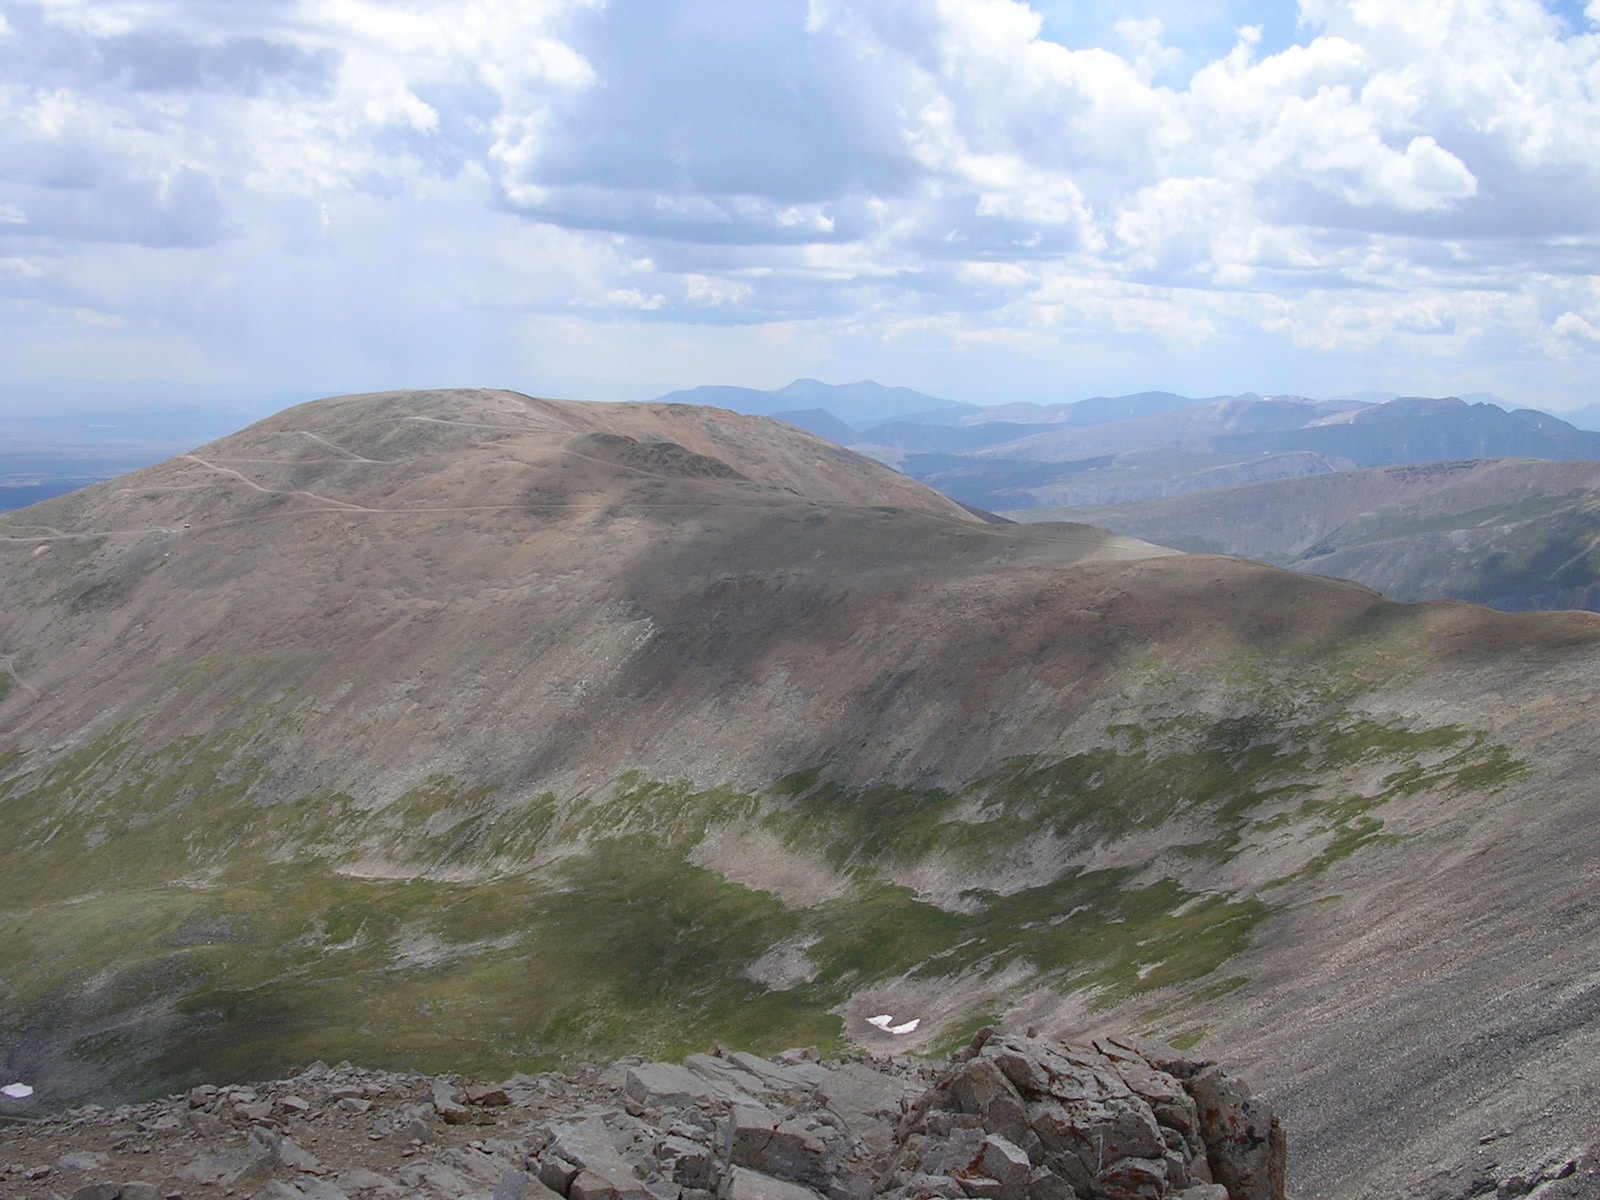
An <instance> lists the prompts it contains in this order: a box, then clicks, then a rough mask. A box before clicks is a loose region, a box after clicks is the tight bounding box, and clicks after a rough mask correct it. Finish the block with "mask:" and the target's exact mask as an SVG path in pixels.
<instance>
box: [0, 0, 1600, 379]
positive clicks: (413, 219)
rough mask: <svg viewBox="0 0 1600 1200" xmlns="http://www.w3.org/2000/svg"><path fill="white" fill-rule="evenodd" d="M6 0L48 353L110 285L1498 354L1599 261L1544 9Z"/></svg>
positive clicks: (178, 327)
mask: <svg viewBox="0 0 1600 1200" xmlns="http://www.w3.org/2000/svg"><path fill="white" fill-rule="evenodd" d="M1279 2H1280V3H1281V4H1282V5H1283V6H1284V13H1283V14H1281V16H1282V17H1283V20H1282V21H1280V22H1279V24H1281V25H1282V26H1283V27H1284V28H1290V27H1292V26H1293V22H1292V20H1291V19H1290V18H1291V17H1292V16H1293V14H1292V13H1291V12H1290V11H1289V3H1290V0H1279ZM1223 7H1227V5H1223ZM1261 9H1262V5H1261V4H1254V5H1251V6H1245V5H1242V4H1239V5H1234V6H1233V7H1231V8H1229V9H1228V11H1229V12H1233V13H1237V14H1238V16H1239V17H1247V18H1248V20H1250V21H1252V22H1254V21H1258V20H1260V19H1261V17H1260V11H1261ZM0 10H3V11H0V260H3V261H5V262H6V263H19V264H20V263H26V264H28V269H27V270H26V271H23V270H21V269H20V268H18V269H13V268H9V267H8V268H7V270H6V271H4V272H0V299H3V298H5V297H10V298H11V300H12V301H14V303H15V304H16V305H19V306H21V307H16V308H13V309H8V310H7V312H8V315H7V318H6V319H7V320H8V321H11V322H16V321H37V322H38V324H37V329H35V331H34V334H36V335H37V338H38V339H44V341H39V343H38V344H39V345H44V344H45V341H47V340H48V338H49V337H52V336H58V335H59V336H60V338H61V339H62V340H61V343H60V344H61V345H62V346H65V345H68V344H70V345H72V346H73V347H74V348H75V349H74V353H81V350H82V345H83V343H82V338H83V336H84V333H83V327H82V325H81V323H80V322H79V321H78V320H77V319H76V318H75V317H74V316H73V314H74V313H75V312H77V311H78V310H83V311H88V312H98V313H102V314H106V315H108V316H123V317H126V318H128V324H127V326H126V327H125V328H120V329H119V328H117V327H114V326H108V327H107V333H106V334H105V336H106V337H107V338H108V339H109V340H108V342H107V345H108V346H109V345H112V344H115V345H117V346H119V347H121V349H119V350H118V351H117V352H116V353H117V354H118V355H124V354H126V355H136V354H137V353H140V352H143V351H141V349H140V348H141V347H142V348H144V350H149V349H150V348H152V347H168V348H170V347H171V346H172V345H174V344H175V343H182V344H185V345H187V346H188V347H189V349H188V350H186V351H184V352H183V353H182V354H176V352H175V354H176V357H178V358H182V359H184V360H185V361H189V362H194V363H205V362H212V363H223V364H225V363H228V362H236V363H238V364H241V365H240V366H239V369H240V370H248V371H257V370H260V369H262V368H261V367H260V363H262V362H264V361H266V358H267V356H266V355H265V354H264V352H263V351H262V350H261V349H260V346H261V345H262V344H264V341H263V339H267V338H269V337H282V338H284V339H286V340H289V339H290V333H289V331H290V330H291V329H295V330H297V331H298V332H296V333H295V334H294V335H293V336H294V337H295V338H298V339H300V340H301V341H306V340H308V339H309V340H312V341H315V342H316V343H317V344H318V345H319V346H320V347H322V348H321V349H319V350H318V351H316V356H318V358H319V360H325V361H327V362H330V363H331V362H336V361H339V360H340V356H341V355H343V356H344V357H345V359H346V360H347V361H348V362H349V363H351V364H366V365H370V364H372V363H374V362H381V361H382V359H381V355H380V354H379V353H378V351H377V350H376V349H375V347H377V346H379V345H381V344H382V342H383V341H384V338H385V336H386V333H387V332H388V331H390V330H391V328H392V329H403V330H412V329H420V328H426V329H435V328H437V329H438V330H441V331H448V332H451V333H452V334H453V335H461V336H463V337H464V339H465V344H467V345H473V346H478V347H480V348H484V347H487V345H488V340H489V339H490V338H491V337H494V336H501V335H504V336H511V332H510V331H511V330H512V327H513V326H514V325H515V326H516V327H517V328H516V335H517V336H519V337H522V338H524V339H525V341H530V342H536V343H538V344H541V345H545V346H557V345H558V344H559V343H560V339H541V338H529V335H528V332H527V329H526V328H525V327H524V326H522V325H518V324H517V323H518V322H539V321H544V322H551V323H559V328H561V329H563V330H566V331H567V333H566V334H564V335H563V337H566V338H567V341H568V342H569V343H570V345H571V346H572V347H573V349H572V350H571V351H570V353H577V352H578V348H579V347H582V346H586V345H589V344H590V343H589V342H587V341H585V340H583V339H573V338H571V337H570V333H571V329H572V328H573V326H572V322H575V321H579V322H581V321H583V320H591V321H594V322H596V328H597V329H601V330H604V329H617V328H622V327H624V326H626V327H627V328H635V327H636V326H643V325H648V326H650V327H651V328H655V327H657V326H661V327H664V326H666V325H668V324H671V323H673V322H677V326H676V327H677V329H678V331H679V332H678V334H677V335H676V336H679V337H685V336H691V334H692V336H693V337H701V338H706V339H710V340H709V341H708V342H707V344H711V343H712V342H713V341H714V342H715V344H716V345H718V346H720V347H722V348H723V350H724V352H728V353H731V350H729V347H730V346H731V345H732V344H733V343H732V342H731V341H726V340H721V339H723V338H725V337H726V338H732V337H734V336H735V335H734V334H733V333H729V334H726V335H723V334H714V333H712V332H711V330H712V328H713V327H715V326H728V327H730V328H738V327H743V328H745V329H746V333H745V334H743V335H742V336H746V337H753V336H755V333H754V328H756V327H759V328H765V329H770V330H778V329H783V330H787V331H789V333H788V334H786V336H789V337H791V338H792V339H793V340H792V343H786V344H794V345H800V344H802V343H804V344H808V345H811V346H813V348H815V347H830V346H832V347H842V346H844V345H846V344H847V343H848V344H849V345H851V346H856V347H858V348H859V347H861V346H866V345H869V344H885V343H887V342H892V343H893V344H894V345H895V346H898V347H910V346H912V345H913V344H915V345H916V346H919V347H921V348H922V349H923V350H924V351H927V350H928V348H930V347H934V346H940V345H942V346H945V347H948V348H950V350H951V352H952V353H961V354H969V355H979V354H989V353H992V354H996V355H998V354H1000V353H1002V352H1003V350H1006V349H1009V350H1010V351H1012V352H1017V353H1025V354H1027V355H1032V356H1041V361H1042V360H1043V358H1045V357H1048V356H1049V355H1050V353H1051V351H1050V347H1051V346H1055V347H1057V348H1058V352H1059V353H1060V354H1061V355H1063V356H1064V357H1063V359H1062V361H1078V360H1079V359H1081V358H1082V354H1081V353H1079V352H1078V351H1077V350H1074V349H1072V348H1074V347H1082V346H1084V345H1087V344H1090V343H1093V344H1095V345H1099V346H1102V347H1106V349H1105V355H1106V361H1108V362H1111V361H1116V360H1118V356H1121V355H1124V354H1126V355H1127V358H1126V361H1127V362H1128V363H1130V364H1133V365H1132V366H1130V368H1129V369H1130V370H1131V369H1135V368H1136V367H1137V366H1138V365H1139V364H1141V363H1142V364H1145V366H1146V367H1147V366H1148V364H1149V363H1150V362H1151V361H1152V359H1153V358H1154V357H1155V356H1159V354H1160V353H1161V350H1162V348H1163V347H1165V346H1178V347H1182V348H1183V354H1184V356H1185V357H1186V359H1187V360H1189V361H1195V356H1196V351H1197V348H1199V347H1208V346H1216V347H1219V349H1218V350H1217V351H1216V352H1217V353H1218V354H1219V355H1221V354H1224V353H1238V351H1228V350H1226V349H1225V347H1226V346H1229V345H1232V346H1244V345H1246V344H1248V345H1251V346H1253V347H1255V350H1254V351H1252V357H1251V358H1250V360H1249V361H1250V362H1251V363H1255V362H1259V361H1261V360H1262V359H1263V358H1265V357H1270V354H1267V353H1265V352H1264V351H1263V348H1270V351H1271V354H1277V355H1280V356H1286V357H1285V361H1288V360H1289V358H1290V357H1292V356H1293V355H1296V354H1322V353H1326V354H1329V355H1339V354H1342V355H1347V356H1348V355H1350V354H1368V355H1379V354H1382V353H1385V352H1388V351H1393V352H1395V353H1401V352H1402V351H1403V352H1404V353H1406V354H1412V353H1422V354H1424V355H1428V356H1432V355H1434V354H1435V352H1436V351H1437V348H1438V347H1440V346H1445V345H1448V346H1450V347H1451V348H1452V351H1453V352H1455V353H1460V354H1463V355H1472V354H1484V355H1487V354H1489V353H1490V352H1491V350H1492V351H1493V352H1494V353H1499V354H1506V355H1509V356H1511V357H1510V358H1509V359H1508V361H1511V360H1512V359H1514V360H1515V361H1516V362H1517V363H1518V364H1519V369H1522V364H1525V362H1526V361H1527V360H1528V359H1530V358H1532V357H1533V356H1535V355H1536V354H1538V353H1542V352H1543V350H1544V349H1546V348H1548V347H1549V346H1550V345H1551V344H1552V343H1551V340H1550V339H1552V338H1555V339H1557V342H1559V344H1560V345H1562V346H1564V347H1566V350H1565V351H1564V353H1568V354H1582V353H1591V354H1592V353H1593V352H1594V349H1593V339H1592V338H1590V337H1589V336H1588V334H1587V333H1585V329H1593V328H1594V327H1595V326H1596V324H1597V323H1600V317H1596V316H1595V314H1594V312H1593V311H1592V302H1591V301H1590V300H1588V299H1586V298H1584V297H1583V296H1580V295H1578V294H1577V293H1576V292H1574V291H1573V284H1574V281H1576V283H1577V284H1585V283H1586V281H1588V280H1589V279H1591V278H1592V277H1593V276H1594V275H1595V274H1596V272H1597V271H1600V34H1597V33H1596V32H1594V31H1592V30H1590V31H1582V32H1574V31H1573V30H1571V29H1570V28H1568V27H1566V26H1565V25H1563V23H1562V22H1561V21H1559V20H1558V19H1557V18H1555V17H1554V16H1552V15H1551V13H1550V12H1548V11H1547V10H1546V9H1545V8H1543V7H1542V6H1541V5H1540V4H1538V3H1536V2H1535V0H1416V2H1414V3H1409V4H1404V5H1396V4H1392V3H1382V2H1380V0H1304V2H1303V3H1302V4H1301V5H1300V8H1299V17H1300V24H1299V25H1298V27H1297V28H1298V32H1297V33H1296V34H1295V40H1294V41H1293V42H1291V43H1290V44H1284V43H1283V41H1282V38H1281V36H1279V35H1275V34H1273V33H1272V32H1271V22H1269V23H1268V26H1269V28H1268V29H1267V31H1266V32H1263V30H1262V29H1261V28H1257V27H1255V26H1254V25H1245V26H1244V27H1243V28H1242V29H1240V30H1239V32H1238V34H1237V35H1236V36H1235V37H1234V41H1233V44H1232V45H1231V46H1228V47H1223V48H1222V49H1219V50H1217V51H1215V52H1208V53H1206V54H1201V53H1199V52H1198V51H1197V49H1196V48H1195V46H1194V45H1192V44H1188V45H1186V44H1185V43H1184V42H1183V41H1182V40H1181V34H1180V33H1179V32H1176V30H1177V29H1178V27H1179V26H1180V25H1181V21H1179V20H1176V19H1175V20H1173V21H1169V22H1168V24H1167V25H1166V26H1164V25H1163V24H1162V22H1161V21H1160V20H1158V19H1157V18H1156V17H1154V16H1142V17H1126V18H1124V19H1122V20H1120V21H1117V22H1115V23H1114V24H1112V25H1110V26H1108V27H1107V28H1108V32H1107V33H1106V35H1105V37H1104V39H1103V41H1104V44H1102V45H1074V46H1068V45H1064V44H1058V43H1057V42H1054V41H1051V40H1049V38H1048V37H1046V35H1045V31H1046V23H1045V22H1044V21H1043V20H1042V19H1041V16H1040V14H1039V12H1037V11H1035V10H1034V9H1032V8H1030V7H1029V6H1028V5H1027V4H1025V3H1022V2H1021V0H809V2H807V0H772V2H771V3H768V4H762V5H730V4H727V3H726V2H725V0H684V2H683V3H679V4H673V5H660V4H656V3H653V2H652V0H611V3H610V4H609V5H608V4H603V3H601V2H600V0H456V2H454V3H445V2H444V0H403V2H392V0H317V2H315V3H313V2H311V0H230V2H229V3H228V4H226V5H195V4H193V3H187V2H184V0H140V2H139V3H128V4H118V5H104V4H97V3H91V2H90V0H47V2H41V0H0ZM1164 11H1166V12H1168V13H1169V15H1170V13H1172V12H1176V11H1178V10H1177V9H1175V8H1169V9H1167V10H1164ZM1586 11H1587V12H1588V14H1589V16H1590V18H1591V20H1597V19H1600V18H1597V12H1600V10H1597V9H1596V5H1595V4H1594V3H1591V4H1590V6H1589V8H1588V9H1587V10H1586ZM1235 24H1242V21H1239V20H1235ZM641 264H644V265H641ZM1578 290H1579V291H1581V288H1579V289H1578ZM309 291H316V292H317V293H318V295H319V297H320V298H319V299H318V300H317V301H316V302H315V303H307V302H305V301H304V299H302V300H301V301H299V302H296V301H295V300H294V299H292V297H293V296H295V295H296V294H299V293H300V292H309ZM253 295H254V296H258V297H270V299H261V300H260V301H259V302H255V301H252V299H251V297H252V296H253ZM363 296H369V297H381V299H380V300H377V301H367V302H366V309H365V310H363V300H362V297H363ZM195 297H201V298H202V299H198V300H197V299H195ZM40 313H43V314H46V315H45V316H38V315H37V314H40ZM263 313H266V314H267V315H266V316H262V315H261V314H263ZM27 314H33V315H27ZM50 314H54V315H50ZM221 314H232V315H233V316H235V317H237V318H238V321H239V322H242V323H244V324H249V323H250V322H252V321H253V322H256V323H257V325H258V326H259V328H252V329H250V330H248V331H247V332H241V331H240V330H239V329H236V328H234V327H233V326H230V324H229V322H228V321H227V320H224V319H223V318H222V315H221ZM430 314H432V316H431V317H430ZM58 318H59V321H58ZM1569 318H1570V319H1569ZM53 322H55V323H53ZM630 322H633V324H629V323H630ZM550 327H551V328H557V327H558V326H557V325H556V324H552V325H551V326H550ZM68 328H70V329H72V330H73V332H72V333H71V334H70V337H69V336H68V335H67V334H66V333H59V330H66V329H68ZM470 328H478V329H479V332H477V333H465V334H464V333H463V330H468V329H470ZM696 329H698V330H699V332H693V331H694V330H696ZM47 330H58V333H57V334H52V333H48V332H43V331H47ZM684 330H689V331H691V334H685V333H684V332H683V331H684ZM796 330H811V331H813V335H808V336H814V339H815V340H813V341H810V342H806V338H805V337H802V336H801V335H800V334H798V333H795V331H796ZM34 334H30V335H29V336H30V338H31V337H34ZM404 336H405V338H406V340H407V345H408V348H407V351H406V356H408V357H409V358H412V359H415V360H416V361H421V358H420V357H418V356H425V355H427V354H432V355H436V356H437V361H439V362H441V363H445V362H453V361H456V360H455V358H454V357H453V356H454V355H456V354H458V353H460V351H457V350H452V349H448V348H446V347H445V345H444V342H445V332H441V333H440V334H439V335H438V336H437V337H435V336H434V335H433V334H432V333H427V334H423V335H420V336H419V335H414V334H412V333H409V332H408V333H406V334H404ZM596 336H597V337H598V336H600V335H599V334H597V335H596ZM647 340H648V339H647ZM1135 343H1137V345H1138V346H1140V347H1141V349H1140V350H1139V351H1138V352H1137V353H1135V352H1133V351H1131V350H1128V349H1127V347H1130V346H1132V345H1134V344H1135ZM30 344H33V343H32V342H30ZM641 344H644V343H641ZM651 344H659V346H660V347H662V348H663V353H667V354H669V357H670V356H674V355H678V352H677V351H672V350H670V348H669V347H670V343H669V342H667V341H662V342H660V343H651ZM1419 347H1420V348H1421V349H1420V350H1419ZM830 352H831V351H830ZM38 353H39V354H40V355H43V354H44V351H42V350H41V351H39V352H38ZM63 353H64V352H63ZM108 353H110V352H109V351H108ZM482 353H485V354H491V355H492V356H498V357H497V361H499V360H500V359H505V360H506V361H512V359H513V357H514V356H510V352H509V351H506V352H502V351H499V350H492V351H491V350H490V349H483V350H482ZM602 353H603V352H602ZM838 353H840V354H843V353H844V351H843V350H839V351H838ZM850 353H851V354H857V353H862V354H864V353H865V351H864V350H859V349H858V350H852V351H850ZM186 356H187V357H186ZM735 357H737V356H735ZM37 361H43V359H42V358H39V359H37ZM685 361H688V360H687V359H686V360H685ZM695 361H699V360H695ZM740 361H743V360H742V359H741V360H740ZM851 361H855V360H851ZM886 361H887V360H886ZM894 361H901V360H894ZM906 361H910V360H906ZM1241 361H1245V360H1241ZM217 369H219V370H220V369H222V368H221V367H218V368H217ZM354 369H355V368H354V366H352V367H351V370H354ZM1241 369H1243V368H1241ZM1251 369H1253V367H1252V368H1251ZM809 373H826V371H825V370H824V369H822V368H820V367H819V368H816V369H814V370H812V371H811V372H809ZM860 373H863V374H869V373H873V372H872V371H871V370H870V368H868V369H863V370H861V372H860ZM474 377H478V376H476V375H475V376H474ZM776 382H782V380H777V381H776ZM1145 382H1147V381H1143V380H1136V379H1130V380H1129V383H1130V386H1144V385H1145ZM1248 382H1249V381H1248V380H1241V381H1240V383H1239V385H1238V386H1245V385H1246V384H1247V383H1248ZM1263 386H1265V385H1263ZM1286 386H1302V385H1298V384H1287V385H1286ZM1352 386H1353V385H1352Z"/></svg>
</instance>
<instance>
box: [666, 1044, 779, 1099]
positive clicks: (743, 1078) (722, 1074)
mask: <svg viewBox="0 0 1600 1200" xmlns="http://www.w3.org/2000/svg"><path fill="white" fill-rule="evenodd" d="M683 1065H684V1066H685V1067H687V1068H688V1069H689V1070H690V1071H693V1072H694V1073H695V1074H696V1075H698V1076H699V1077H700V1078H701V1079H703V1080H705V1081H706V1082H707V1083H709V1084H710V1085H711V1086H712V1087H713V1088H714V1089H716V1093H717V1095H718V1096H719V1097H721V1098H722V1099H724V1100H729V1101H732V1102H735V1103H737V1102H739V1101H740V1100H744V1101H746V1102H752V1103H753V1102H755V1101H758V1100H762V1099H765V1098H766V1097H767V1096H769V1095H771V1094H772V1089H771V1088H770V1087H768V1086H767V1085H766V1084H765V1083H763V1082H762V1081H761V1080H760V1079H759V1078H758V1077H757V1076H755V1075H752V1074H750V1072H749V1071H742V1070H740V1069H739V1068H738V1067H736V1066H734V1065H733V1064H732V1063H730V1062H728V1061H726V1060H724V1059H720V1058H715V1057H713V1056H712V1055H709V1054H691V1055H690V1056H689V1057H688V1058H686V1059H684V1060H683Z"/></svg>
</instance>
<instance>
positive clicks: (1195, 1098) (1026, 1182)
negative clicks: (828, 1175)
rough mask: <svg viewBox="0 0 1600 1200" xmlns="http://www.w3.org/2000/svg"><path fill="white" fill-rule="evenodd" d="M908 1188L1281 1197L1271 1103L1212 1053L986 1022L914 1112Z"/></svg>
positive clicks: (1127, 1196)
mask: <svg viewBox="0 0 1600 1200" xmlns="http://www.w3.org/2000/svg"><path fill="white" fill-rule="evenodd" d="M895 1142H896V1149H895V1152H894V1154H893V1156H892V1157H891V1159H890V1160H889V1161H888V1163H887V1164H886V1170H885V1173H884V1177H883V1178H882V1180H881V1181H880V1184H879V1191H880V1192H884V1193H887V1194H889V1195H891V1196H894V1197H896V1198H897V1200H902V1198H903V1200H913V1198H916V1197H924V1196H942V1197H952V1198H954V1197H961V1196H968V1197H983V1198H992V1200H1067V1198H1068V1197H1098V1198H1103V1200H1162V1198H1164V1197H1169V1196H1181V1197H1184V1198H1185V1200H1224V1198H1226V1200H1282V1198H1283V1194H1284V1159H1285V1141H1284V1136H1283V1129H1282V1126H1281V1125H1279V1123H1278V1120H1277V1118H1276V1117H1275V1116H1274V1115H1273V1113H1272V1111H1271V1109H1270V1108H1268V1107H1267V1106H1266V1105H1264V1104H1262V1103H1261V1102H1260V1101H1259V1100H1254V1099H1252V1098H1251V1096H1250V1092H1249V1089H1248V1088H1247V1087H1246V1086H1245V1085H1244V1084H1243V1082H1241V1081H1239V1080H1237V1079H1233V1078H1232V1077H1230V1076H1228V1075H1227V1074H1225V1073H1224V1072H1223V1071H1222V1070H1221V1069H1220V1068H1218V1067H1217V1066H1215V1065H1214V1064H1211V1063H1209V1062H1207V1061H1205V1060H1201V1059H1192V1058H1185V1057H1183V1056H1181V1055H1179V1054H1177V1053H1176V1052H1174V1051H1170V1050H1165V1049H1160V1050H1156V1049H1150V1050H1145V1051H1143V1052H1141V1051H1140V1050H1139V1049H1136V1048H1135V1047H1134V1046H1132V1045H1128V1044H1123V1043H1120V1042H1116V1041H1103V1042H1097V1043H1095V1044H1093V1045H1090V1046H1074V1045H1066V1044H1063V1043H1060V1042H1054V1041H1050V1040H1047V1039H1041V1038H1037V1037H1021V1036H1017V1035H1014V1034H1003V1033H999V1032H997V1031H994V1030H984V1031H983V1032H981V1033H979V1034H978V1036H977V1037H976V1038H975V1039H974V1040H973V1043H972V1045H971V1046H970V1047H968V1048H967V1049H966V1050H963V1051H960V1052H958V1053H957V1054H956V1055H954V1056H953V1058H952V1064H951V1066H950V1068H949V1069H948V1070H947V1071H946V1072H945V1073H944V1074H943V1075H942V1076H941V1077H940V1079H939V1080H938V1082H937V1083H936V1084H935V1086H934V1087H932V1088H931V1089H930V1090H929V1091H928V1092H926V1093H925V1094H924V1095H923V1096H922V1098H921V1099H920V1100H918V1101H917V1103H916V1105H915V1107H914V1108H913V1109H912V1110H911V1111H910V1112H909V1113H908V1114H907V1115H906V1118H905V1119H904V1120H903V1121H902V1122H901V1123H900V1127H899V1129H898V1130H897V1131H896V1138H895Z"/></svg>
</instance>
